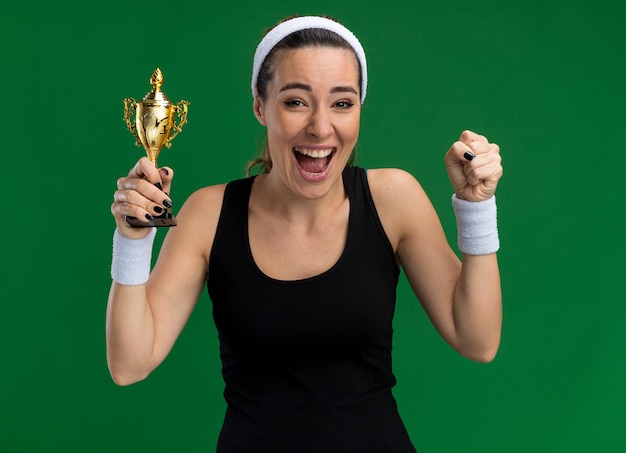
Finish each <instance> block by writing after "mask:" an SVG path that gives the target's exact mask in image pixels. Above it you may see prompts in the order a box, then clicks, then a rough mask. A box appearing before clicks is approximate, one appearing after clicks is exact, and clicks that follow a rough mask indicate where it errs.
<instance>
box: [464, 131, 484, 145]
mask: <svg viewBox="0 0 626 453" xmlns="http://www.w3.org/2000/svg"><path fill="white" fill-rule="evenodd" d="M459 141H460V142H461V143H464V144H466V145H469V144H470V143H472V142H483V143H489V140H487V137H485V136H484V135H480V134H477V133H476V132H472V131H470V130H465V131H463V132H462V133H461V136H460V137H459Z"/></svg>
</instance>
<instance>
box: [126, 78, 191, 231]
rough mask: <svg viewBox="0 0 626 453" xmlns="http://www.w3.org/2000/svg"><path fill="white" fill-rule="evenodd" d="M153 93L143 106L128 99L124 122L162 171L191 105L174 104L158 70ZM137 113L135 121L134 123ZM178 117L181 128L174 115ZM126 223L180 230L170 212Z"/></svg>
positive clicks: (130, 220)
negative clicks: (164, 156)
mask: <svg viewBox="0 0 626 453" xmlns="http://www.w3.org/2000/svg"><path fill="white" fill-rule="evenodd" d="M150 85H152V91H150V92H149V93H148V94H146V95H145V96H144V98H143V100H141V101H140V102H137V101H135V100H134V99H133V98H126V99H124V121H125V122H126V126H127V127H128V130H129V131H130V133H131V134H133V136H134V137H135V138H136V139H137V142H136V143H135V144H136V145H137V146H142V145H143V147H144V148H145V150H146V153H147V154H148V158H149V159H150V160H151V161H152V163H153V164H154V166H155V167H157V168H158V165H157V158H158V157H159V153H160V152H161V149H162V148H163V146H166V147H167V148H170V147H171V146H172V144H171V141H172V140H173V139H174V137H176V136H177V135H178V134H179V133H180V131H181V130H182V128H183V126H184V125H185V124H186V123H187V107H188V106H189V102H188V101H183V100H181V101H178V103H177V104H172V103H171V102H170V100H169V99H168V98H167V96H166V95H165V93H163V92H162V91H161V85H163V74H162V73H161V70H160V69H159V68H157V69H155V70H154V72H153V73H152V77H150ZM133 113H135V121H134V122H133V121H132V118H131V117H132V116H133ZM175 114H176V116H178V124H176V122H175V120H174V115H175ZM126 221H127V222H128V223H129V224H131V225H132V226H134V227H153V226H156V227H170V226H176V219H175V218H174V216H173V215H172V214H171V213H170V212H168V210H167V209H165V211H164V212H163V214H161V215H160V216H158V217H155V218H154V220H152V221H150V222H142V221H140V220H138V219H136V218H134V217H130V216H127V217H126Z"/></svg>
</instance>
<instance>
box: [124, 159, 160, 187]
mask: <svg viewBox="0 0 626 453" xmlns="http://www.w3.org/2000/svg"><path fill="white" fill-rule="evenodd" d="M128 177H129V178H146V179H148V180H153V181H154V182H157V181H160V178H161V176H160V175H159V172H158V171H157V169H156V168H155V167H154V164H153V163H152V162H151V161H150V159H148V158H147V157H145V156H144V157H142V158H141V159H139V160H138V161H137V163H136V164H135V166H134V167H133V168H131V169H130V172H128Z"/></svg>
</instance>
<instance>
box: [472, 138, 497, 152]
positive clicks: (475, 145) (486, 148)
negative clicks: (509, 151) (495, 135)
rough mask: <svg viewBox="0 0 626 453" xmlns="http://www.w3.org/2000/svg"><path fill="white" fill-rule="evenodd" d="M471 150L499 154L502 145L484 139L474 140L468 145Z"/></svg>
mask: <svg viewBox="0 0 626 453" xmlns="http://www.w3.org/2000/svg"><path fill="white" fill-rule="evenodd" d="M467 146H468V148H469V149H470V151H471V152H472V153H473V154H475V155H479V154H499V153H500V147H499V146H498V145H496V144H495V143H489V142H483V141H474V142H471V143H470V144H469V145H467Z"/></svg>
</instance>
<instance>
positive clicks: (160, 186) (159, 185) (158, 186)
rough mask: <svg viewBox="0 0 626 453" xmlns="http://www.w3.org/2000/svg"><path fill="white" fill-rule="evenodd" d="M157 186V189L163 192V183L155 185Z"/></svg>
mask: <svg viewBox="0 0 626 453" xmlns="http://www.w3.org/2000/svg"><path fill="white" fill-rule="evenodd" d="M155 186H156V188H157V189H159V190H163V186H162V185H161V183H160V182H157V183H156V184H155Z"/></svg>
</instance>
